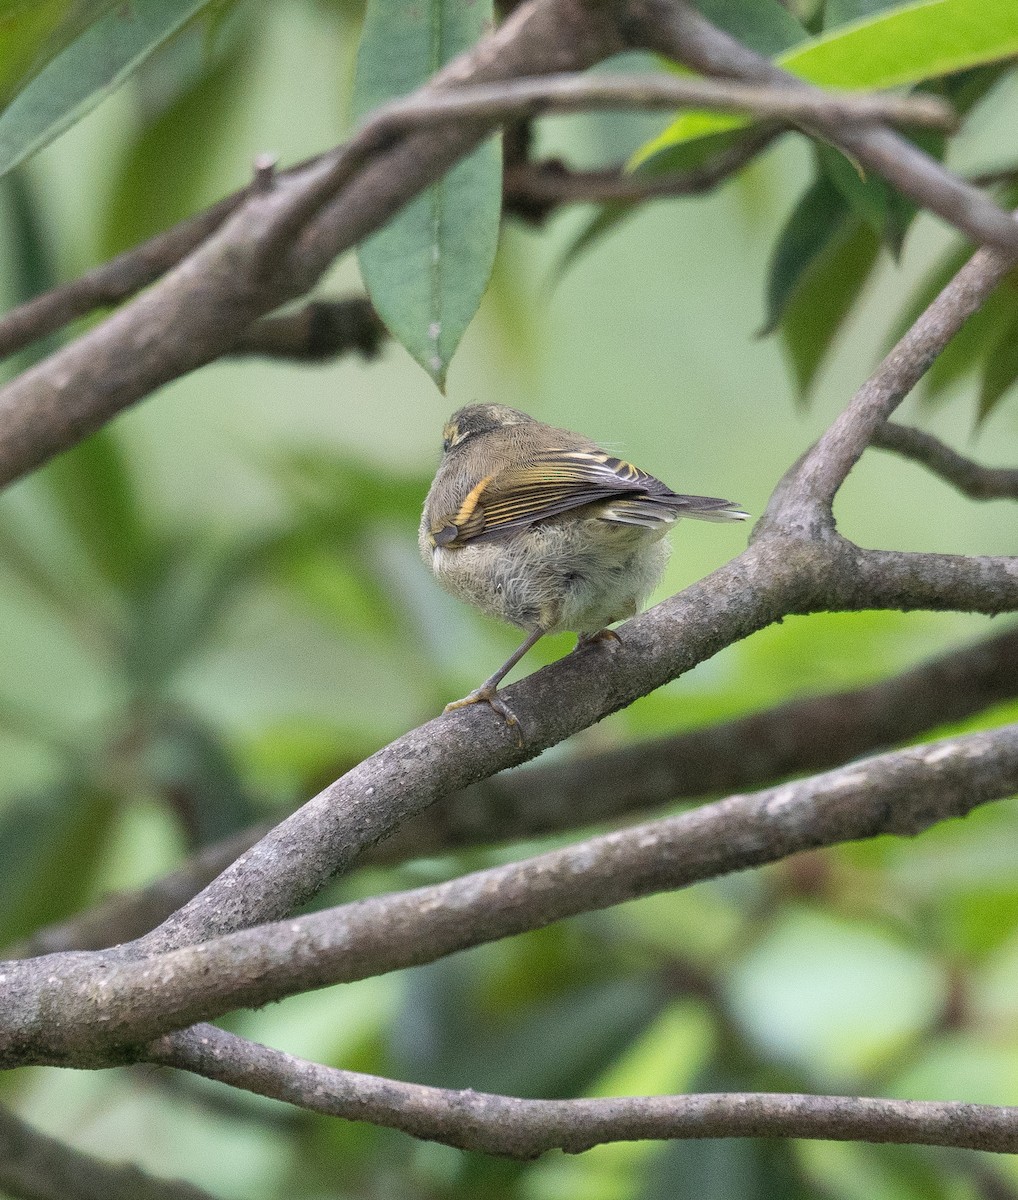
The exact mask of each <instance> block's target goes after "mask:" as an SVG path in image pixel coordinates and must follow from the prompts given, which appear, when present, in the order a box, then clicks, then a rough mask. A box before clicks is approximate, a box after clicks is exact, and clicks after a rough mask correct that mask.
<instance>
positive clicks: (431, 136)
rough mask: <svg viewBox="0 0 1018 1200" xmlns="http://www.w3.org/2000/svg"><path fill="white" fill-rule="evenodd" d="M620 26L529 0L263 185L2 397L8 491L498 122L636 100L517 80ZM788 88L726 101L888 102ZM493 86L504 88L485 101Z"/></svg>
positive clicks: (286, 293) (799, 108)
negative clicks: (302, 165) (325, 148)
mask: <svg viewBox="0 0 1018 1200" xmlns="http://www.w3.org/2000/svg"><path fill="white" fill-rule="evenodd" d="M620 6H621V0H617V4H616V6H615V7H620ZM617 15H618V14H617V12H615V11H614V9H613V8H612V7H611V6H609V5H607V4H605V5H594V4H585V3H584V2H583V0H532V2H531V3H530V4H528V5H523V6H521V7H520V8H519V9H517V10H516V11H515V12H514V13H513V14H512V16H511V17H510V18H509V19H508V20H507V21H506V23H505V24H504V25H503V26H502V27H501V28H500V29H499V30H497V31H496V32H495V33H494V34H492V35H491V36H490V37H489V38H488V39H486V40H484V41H483V42H482V43H481V44H480V45H479V46H478V47H477V48H476V49H475V50H474V51H473V52H471V53H470V54H467V55H464V56H463V57H462V58H461V59H459V60H457V61H456V62H454V63H452V64H450V66H449V67H447V68H446V69H445V70H444V71H442V72H441V73H439V75H438V76H436V78H435V79H434V80H433V81H431V83H429V84H428V86H427V87H425V88H423V89H421V90H419V91H418V92H417V93H415V94H414V95H413V96H412V97H411V98H410V99H408V100H403V101H398V102H395V103H393V104H390V105H388V106H386V107H385V108H383V109H380V110H378V111H377V112H376V113H375V114H374V115H373V116H372V118H371V119H370V120H369V121H368V122H367V123H366V124H365V125H364V126H363V127H362V129H361V130H360V131H359V132H358V134H357V135H356V136H355V137H354V138H353V139H352V141H351V142H349V143H348V144H347V145H346V146H344V147H342V148H340V149H339V150H337V151H335V152H333V153H332V154H330V155H325V156H323V157H322V158H321V159H320V160H319V161H318V162H316V163H314V164H312V165H310V166H308V167H307V168H306V169H304V170H303V171H301V172H291V173H290V174H287V175H282V176H279V177H278V178H276V179H275V180H274V183H275V186H274V187H273V186H269V185H270V184H271V183H272V182H273V180H271V179H269V177H268V176H266V175H265V174H264V172H263V173H261V174H259V175H258V180H257V182H258V186H257V187H253V188H251V189H250V190H249V192H248V194H247V196H246V198H245V200H244V202H243V204H242V205H241V206H240V207H239V208H238V209H237V210H236V211H235V212H234V213H233V215H232V216H230V217H229V218H228V219H227V220H226V221H225V222H224V223H223V224H222V225H221V226H220V227H219V228H218V230H217V231H216V232H215V233H214V234H212V235H211V236H210V237H209V238H208V239H207V240H206V241H205V242H203V243H202V244H201V246H200V247H199V248H197V249H196V250H195V251H194V252H193V253H192V254H191V255H190V256H189V257H187V258H186V259H183V260H182V261H180V262H179V263H178V265H177V266H176V267H175V268H174V269H173V270H172V271H171V272H170V273H169V274H167V275H166V276H164V277H163V278H162V279H161V280H160V281H159V282H158V283H156V284H155V285H154V286H153V287H152V289H151V290H150V291H149V292H147V293H145V294H143V295H140V296H138V297H136V298H135V300H134V301H133V302H131V303H130V304H128V305H127V306H126V307H125V308H123V309H121V310H120V311H119V312H117V313H115V314H113V316H111V317H109V318H108V319H107V320H106V321H105V322H104V323H103V324H101V325H99V326H98V327H96V328H95V329H93V330H91V331H89V333H87V334H85V335H83V336H82V337H81V338H79V339H78V340H77V341H76V342H75V343H73V344H72V345H70V346H68V347H65V348H64V349H62V350H60V351H58V352H57V353H55V354H54V355H52V356H51V357H50V358H48V359H46V360H45V361H44V362H42V363H39V364H37V365H36V366H35V367H33V368H31V369H30V370H29V371H27V372H25V373H24V374H23V375H22V376H21V377H19V378H18V379H16V380H14V381H13V382H12V383H11V384H9V385H8V386H7V387H6V388H5V389H3V391H0V423H2V425H3V427H4V429H5V434H6V436H5V440H4V442H3V443H0V483H3V482H9V481H11V480H13V479H16V478H18V477H19V476H20V475H22V474H24V473H25V472H26V471H28V470H31V469H32V468H33V467H35V466H38V465H39V464H40V463H41V462H43V461H45V460H46V459H47V458H48V457H51V456H52V455H53V454H55V453H59V452H60V451H62V450H65V449H67V448H69V447H70V446H71V445H74V444H76V443H77V442H78V441H80V440H81V438H82V437H84V436H86V435H87V434H88V433H90V432H92V431H94V430H95V429H97V428H99V427H100V426H101V425H102V424H104V423H105V422H106V421H107V420H109V419H111V418H112V417H113V416H114V415H116V413H117V412H119V411H121V410H122V409H123V408H124V407H126V406H127V405H130V404H132V403H134V402H135V401H137V400H138V399H140V398H141V397H142V396H144V395H147V394H148V393H149V392H151V391H152V390H154V389H155V388H157V387H158V386H160V385H161V384H163V383H165V382H167V381H169V380H171V379H174V378H177V377H179V376H180V375H182V374H185V373H187V372H188V371H190V370H193V369H195V368H196V367H198V366H201V365H202V364H204V363H206V362H209V361H211V360H212V359H214V358H216V357H217V356H219V355H220V354H222V353H224V352H226V351H227V350H228V349H229V348H230V347H231V346H232V345H235V344H236V343H237V341H238V339H239V338H240V337H241V336H242V334H243V332H244V330H245V329H246V328H247V327H248V326H249V325H250V324H251V322H252V321H254V320H255V319H256V318H258V317H260V316H262V315H264V314H265V313H266V312H268V311H270V310H271V309H272V308H276V307H278V306H279V305H281V304H283V303H285V302H287V301H288V300H290V299H293V298H294V297H295V296H297V295H300V294H302V293H303V292H305V291H307V290H308V289H309V288H310V287H311V286H313V284H314V283H315V282H316V281H317V280H318V279H319V278H320V276H321V275H322V273H323V272H324V271H325V269H326V268H327V266H328V265H329V264H330V263H331V262H332V261H333V259H334V258H335V257H336V256H337V255H338V254H340V253H341V252H343V251H344V250H347V249H349V248H350V247H351V246H353V245H354V244H356V242H358V241H359V240H360V239H361V238H363V237H364V236H365V235H367V234H368V233H370V232H372V231H373V230H375V229H377V228H379V227H380V226H381V225H382V224H384V223H385V221H386V220H388V219H389V217H391V216H392V215H394V214H395V213H396V212H398V211H399V209H400V208H401V207H402V206H403V205H405V204H406V203H407V202H408V201H409V200H411V199H412V198H413V197H414V196H415V195H417V194H418V193H419V192H420V191H422V190H423V189H424V188H425V187H427V186H428V185H429V184H431V183H433V182H434V181H435V180H436V179H438V178H440V177H441V175H442V174H443V173H444V172H445V170H447V169H448V167H449V166H451V165H452V164H453V163H454V162H455V161H456V160H457V159H459V158H460V157H462V156H463V155H464V154H465V153H467V152H468V151H469V150H471V149H472V148H473V147H474V146H475V145H476V144H477V143H478V142H479V141H482V140H483V139H484V137H485V136H487V134H488V133H489V132H490V131H491V130H492V129H493V128H494V127H495V126H496V125H497V124H498V122H499V121H500V120H503V119H506V118H507V117H508V116H519V115H520V114H521V113H522V114H526V113H528V112H534V111H544V110H546V109H547V108H548V107H549V105H550V104H551V103H552V100H551V98H550V97H551V96H552V95H553V94H554V95H555V101H554V102H555V103H556V104H558V105H560V106H562V105H565V106H568V105H575V104H578V103H580V98H581V97H582V104H583V106H584V107H586V106H589V105H590V104H591V103H592V96H593V95H594V94H599V95H600V97H601V98H600V100H599V103H619V102H624V103H626V104H632V103H634V87H635V85H633V84H632V82H631V81H629V82H628V83H627V81H626V80H625V79H624V78H623V79H622V81H621V84H620V83H619V80H617V79H613V77H611V76H604V77H598V78H594V79H591V80H584V79H580V80H577V79H573V78H566V79H559V80H556V81H554V82H553V83H551V84H549V83H548V82H547V81H545V82H544V83H543V84H542V83H541V81H540V80H536V79H533V78H522V79H520V78H519V76H539V75H544V74H548V73H558V72H561V71H562V69H563V68H568V69H572V70H578V69H582V68H583V67H586V66H589V65H592V64H593V63H594V62H596V61H598V60H599V59H601V58H603V57H605V56H606V55H608V54H610V53H611V52H612V51H614V50H617V49H619V48H620V46H621V41H620V38H619V34H618V31H617V28H616V21H615V20H614V18H615V17H617ZM507 81H508V82H507ZM764 82H765V84H766V81H764ZM778 82H779V84H780V85H781V86H779V87H778V88H776V89H770V88H769V87H766V86H765V87H763V88H760V87H759V86H757V81H754V80H751V81H750V89H751V94H752V95H753V96H754V99H753V101H752V103H750V102H749V101H748V99H747V98H746V93H745V92H743V93H742V97H743V98H742V99H741V100H739V99H738V98H737V95H736V91H735V90H732V91H731V92H729V93H726V95H725V96H724V97H723V99H724V102H725V104H726V105H728V106H729V107H731V106H732V105H736V106H740V105H741V107H743V108H747V107H748V108H749V109H751V110H754V111H757V112H761V113H764V114H767V115H772V116H773V115H775V114H778V115H782V116H784V117H788V116H790V115H796V114H798V116H799V118H800V119H801V118H802V117H803V114H804V112H805V110H806V108H808V109H809V113H807V114H806V115H807V116H808V119H809V120H810V121H811V122H813V123H814V124H817V123H818V122H817V119H816V113H817V112H818V111H820V110H821V109H822V110H823V111H824V112H827V113H830V112H831V111H834V110H837V113H838V118H837V120H834V119H832V118H831V117H830V116H828V117H826V118H825V119H824V120H826V125H825V124H824V121H820V122H819V123H818V127H823V128H827V126H828V125H837V126H838V127H839V128H840V127H842V126H844V125H845V124H846V116H847V114H848V113H849V111H850V110H852V111H856V110H857V106H858V105H859V104H863V105H870V108H869V110H868V112H869V114H870V116H872V114H873V112H874V111H877V108H879V106H880V105H883V104H884V103H885V101H884V100H883V99H881V98H876V99H874V98H872V97H868V98H859V97H835V98H831V97H827V98H826V99H824V98H823V96H824V94H823V93H821V92H819V91H818V90H817V89H805V90H797V89H792V88H789V87H787V86H785V83H784V79H783V77H780V78H779V79H778ZM492 83H501V84H502V86H501V88H500V89H498V90H496V91H494V92H493V91H491V90H490V88H487V90H486V88H485V85H490V84H492ZM719 87H720V89H721V90H722V91H724V84H717V83H716V81H715V82H712V81H709V80H708V81H695V80H681V79H680V80H677V79H672V78H670V77H662V78H661V79H658V78H657V77H653V76H651V77H648V79H647V80H644V81H641V82H640V84H639V87H638V88H637V89H636V91H637V92H638V97H639V102H640V103H641V105H646V104H648V103H651V102H659V103H665V102H666V94H667V103H668V104H669V105H674V103H675V102H676V98H677V97H678V96H680V95H686V96H687V97H694V96H695V97H696V100H695V102H696V103H703V101H704V99H705V97H706V96H707V95H708V94H709V93H710V91H711V89H714V98H715V100H716V101H717V100H718V98H719V96H718V90H717V89H718V88H719ZM613 88H617V89H618V90H617V91H615V92H613V90H612V89H613ZM542 89H543V91H542ZM507 97H508V98H507ZM754 106H755V108H754ZM803 106H805V108H804V107H803ZM874 106H876V107H874ZM436 121H438V122H441V124H440V125H439V126H438V127H434V126H435V123H436ZM854 123H855V124H858V121H855V122H854ZM852 124H853V121H851V120H850V121H848V125H849V126H851V125H852ZM868 128H869V127H868V126H867V130H868ZM415 129H417V130H419V131H418V132H413V131H414V130H415ZM959 186H964V185H961V184H960V183H959ZM986 203H988V204H989V203H990V202H989V201H987V202H986ZM991 207H993V206H992V205H991ZM210 314H214V315H215V316H214V319H213V318H212V317H211V316H210Z"/></svg>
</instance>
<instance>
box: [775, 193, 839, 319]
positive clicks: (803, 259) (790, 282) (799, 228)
mask: <svg viewBox="0 0 1018 1200" xmlns="http://www.w3.org/2000/svg"><path fill="white" fill-rule="evenodd" d="M849 220H850V214H849V209H848V205H847V204H846V202H845V199H844V197H843V196H842V195H841V193H840V192H839V191H838V189H837V188H836V187H835V186H834V185H833V184H832V183H831V181H830V180H829V179H828V178H827V177H826V176H824V175H821V176H820V177H819V178H818V179H817V180H816V181H815V182H814V183H813V184H812V185H811V186H810V187H808V188H807V189H806V191H805V192H804V193H803V195H802V197H801V198H800V200H799V203H798V204H797V205H796V206H795V208H794V209H793V211H792V215H791V216H790V217H789V218H788V221H787V223H786V224H785V228H784V229H783V230H782V231H781V234H780V235H779V237H778V240H777V243H776V245H775V247H774V255H773V257H772V259H771V267H770V273H769V277H768V281H767V317H766V320H765V322H764V326H763V328H762V329H761V330H760V334H761V336H763V335H765V334H768V333H772V332H773V331H774V330H775V329H776V328H777V327H778V325H779V324H780V322H781V319H782V317H783V316H784V313H785V309H786V308H787V307H788V305H789V303H790V302H791V299H792V297H793V296H794V295H795V293H796V291H797V289H798V287H799V286H800V284H801V283H802V281H803V279H804V277H805V276H806V274H807V272H808V271H809V269H810V267H812V266H813V264H814V263H816V262H817V261H818V260H819V259H820V257H821V255H823V253H824V252H825V251H826V250H827V249H828V247H830V245H831V244H832V243H833V242H834V240H835V239H836V238H838V237H840V236H842V235H843V234H844V232H845V229H846V227H847V224H848V222H849Z"/></svg>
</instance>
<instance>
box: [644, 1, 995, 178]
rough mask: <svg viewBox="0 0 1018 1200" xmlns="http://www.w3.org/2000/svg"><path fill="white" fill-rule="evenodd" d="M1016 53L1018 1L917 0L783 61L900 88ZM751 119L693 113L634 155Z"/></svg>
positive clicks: (833, 79)
mask: <svg viewBox="0 0 1018 1200" xmlns="http://www.w3.org/2000/svg"><path fill="white" fill-rule="evenodd" d="M1015 54H1018V5H1016V4H1015V3H1014V0H917V2H916V3H914V4H907V5H902V6H901V7H899V8H894V9H891V10H890V11H886V12H880V13H877V14H876V15H874V16H871V17H870V18H869V19H868V20H863V21H858V22H856V23H855V24H852V25H848V26H845V27H843V28H840V29H835V30H832V31H830V32H828V33H825V34H823V35H822V36H821V37H819V38H815V39H813V40H812V41H810V42H808V43H807V44H806V45H804V46H797V47H795V48H793V49H791V50H788V51H786V52H785V53H783V54H781V55H779V56H778V57H777V58H776V59H775V61H776V63H777V64H778V66H781V67H784V68H785V70H787V71H791V72H792V74H793V75H797V76H798V77H799V78H800V79H805V80H808V81H809V82H810V83H816V84H819V85H821V86H823V87H834V88H848V89H856V88H892V87H902V86H904V85H907V84H915V83H919V82H921V81H923V80H926V79H933V78H935V77H937V76H941V75H949V74H951V73H953V72H955V71H962V70H965V69H967V68H969V67H976V66H980V65H982V64H984V63H990V62H997V61H999V60H1000V59H1004V58H1009V57H1011V56H1013V55H1015ZM743 124H745V119H744V118H742V117H731V116H727V115H719V114H716V113H706V112H691V113H685V114H683V115H682V116H681V117H679V118H678V120H676V121H675V122H673V123H672V124H671V125H670V126H669V127H668V128H667V129H666V130H665V131H664V132H663V133H662V134H661V135H660V136H659V137H657V138H655V139H654V140H653V141H651V142H648V143H647V145H646V146H643V147H642V148H641V149H640V150H639V151H638V152H637V155H636V157H635V160H634V161H635V163H637V164H639V163H641V162H644V161H646V160H647V159H649V158H650V157H651V156H652V155H654V154H657V153H659V152H660V151H662V150H664V149H667V148H668V147H669V146H672V145H675V144H677V143H678V142H682V141H687V140H689V139H691V138H697V137H703V136H704V135H705V134H707V133H714V132H718V131H720V130H723V129H733V128H738V127H739V126H741V125H743Z"/></svg>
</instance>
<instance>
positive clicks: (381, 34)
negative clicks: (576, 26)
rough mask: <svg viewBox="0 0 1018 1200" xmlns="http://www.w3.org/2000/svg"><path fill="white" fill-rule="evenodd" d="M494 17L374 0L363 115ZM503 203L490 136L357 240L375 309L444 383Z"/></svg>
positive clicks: (362, 53) (493, 244) (364, 55)
mask: <svg viewBox="0 0 1018 1200" xmlns="http://www.w3.org/2000/svg"><path fill="white" fill-rule="evenodd" d="M491 21H492V4H491V0H472V2H468V0H421V2H420V3H417V4H412V5H408V4H406V3H405V0H371V3H369V5H368V12H367V17H366V18H365V22H364V32H363V34H362V37H361V44H360V50H359V52H358V56H357V78H356V83H355V87H354V106H355V108H356V110H357V111H358V112H359V113H361V114H364V113H366V112H368V111H370V110H371V109H373V108H375V107H376V106H377V105H379V104H382V103H384V102H385V101H387V100H390V99H392V98H393V97H394V96H401V95H404V94H405V93H407V92H409V91H412V90H413V89H414V88H415V87H418V86H420V85H421V84H423V83H425V82H426V81H427V80H428V79H430V78H431V77H432V76H433V75H434V73H435V72H436V71H437V70H438V69H439V68H440V67H442V66H443V64H445V63H446V62H448V61H449V60H450V59H451V58H453V57H455V56H456V55H457V54H459V53H460V52H461V51H463V50H466V49H468V48H469V47H470V46H472V45H473V44H474V43H475V42H476V41H477V39H478V38H479V37H480V35H481V34H482V33H483V32H484V30H485V29H486V28H487V27H488V26H489V24H490V23H491ZM501 209H502V153H501V144H500V139H499V138H498V137H497V136H493V137H492V138H490V139H489V140H488V141H486V142H485V143H484V144H483V145H482V146H479V147H478V148H477V149H476V150H475V151H474V152H473V153H472V154H470V155H469V156H468V157H467V158H465V159H463V160H462V161H461V162H459V163H457V164H456V166H454V167H453V168H452V169H451V170H450V171H449V172H448V173H447V174H446V175H445V177H444V178H443V179H441V180H440V181H439V182H438V183H436V184H434V185H432V187H430V188H428V189H427V191H425V192H424V193H422V194H421V195H420V196H418V197H416V199H414V200H412V201H411V202H410V204H408V205H407V206H406V208H404V209H403V210H402V211H401V212H399V213H398V214H397V215H396V216H395V217H394V218H393V219H392V220H391V221H390V222H389V223H388V224H387V225H386V226H385V227H384V228H383V229H381V230H379V232H378V233H376V234H374V235H373V236H372V237H370V238H368V239H367V240H366V241H364V242H362V243H361V245H360V247H359V260H360V268H361V274H362V275H363V277H364V283H365V286H366V287H367V290H368V293H369V295H370V296H371V300H372V303H373V304H374V306H375V309H376V310H377V312H378V314H379V316H380V317H381V318H382V320H383V321H384V322H385V324H386V325H387V326H388V328H389V330H390V331H391V333H392V335H393V336H394V337H395V338H396V339H397V340H398V341H399V342H401V343H402V344H403V345H404V346H405V347H406V349H407V350H408V351H409V352H410V354H411V355H412V356H413V357H414V358H415V359H416V360H417V362H419V363H420V364H421V366H422V367H424V369H425V370H426V371H427V372H428V373H429V374H430V375H431V376H432V378H433V379H434V380H435V382H436V383H437V384H438V386H439V387H440V388H444V386H445V376H446V371H447V370H448V366H449V362H450V360H451V358H452V356H453V353H454V352H455V350H456V347H457V346H458V345H459V341H460V338H461V337H462V336H463V333H464V331H465V330H466V327H467V325H469V323H470V321H471V320H472V318H473V316H474V314H475V313H476V311H477V307H478V305H479V304H480V302H481V297H482V296H483V294H484V289H485V288H486V287H487V284H488V278H489V276H490V275H491V269H492V264H493V263H494V261H495V251H496V249H497V247H498V229H499V220H500V217H501Z"/></svg>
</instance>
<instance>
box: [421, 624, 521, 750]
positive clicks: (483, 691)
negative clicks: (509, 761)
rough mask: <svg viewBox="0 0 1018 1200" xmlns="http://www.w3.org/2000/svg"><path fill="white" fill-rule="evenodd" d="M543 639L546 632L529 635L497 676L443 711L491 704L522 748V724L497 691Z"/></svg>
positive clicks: (506, 661)
mask: <svg viewBox="0 0 1018 1200" xmlns="http://www.w3.org/2000/svg"><path fill="white" fill-rule="evenodd" d="M543 637H544V630H543V629H535V630H534V632H533V633H531V634H530V635H529V637H528V638H527V640H526V641H525V642H524V643H523V645H522V646H520V647H519V649H518V650H514V651H513V653H512V654H510V655H509V657H508V658H507V659H506V660H505V662H504V663H503V664H502V665H501V666H500V667H499V669H498V670H497V671H496V672H495V674H494V675H492V676H491V678H490V679H486V680H485V681H484V683H482V684H481V686H480V687H479V688H474V690H473V691H472V692H471V693H470V694H469V695H468V696H464V697H463V699H462V700H453V701H452V702H451V703H450V704H447V705H446V706H445V709H444V710H443V711H445V712H454V711H455V710H456V709H457V708H466V706H467V705H468V704H482V703H483V704H490V705H491V707H492V708H493V709H494V710H495V712H497V713H498V715H499V716H500V717H501V718H502V720H503V721H505V723H506V724H507V725H509V726H511V727H513V728H514V729H515V730H516V741H517V742H518V743H519V744H520V745H521V746H522V745H523V738H522V737H521V736H520V732H519V726H520V723H519V721H518V720H517V718H516V714H515V713H514V712H513V710H512V709H511V708H510V707H509V705H508V704H506V703H505V701H504V700H502V699H500V698H499V696H498V695H497V689H498V685H499V684H500V683H501V682H502V680H503V679H504V678H505V677H506V676H507V675H508V674H509V672H510V671H511V670H512V669H513V667H515V666H516V664H517V663H518V662H519V661H520V659H521V658H522V657H523V656H524V654H526V652H527V651H528V650H529V649H530V648H531V646H533V645H534V644H535V643H536V642H538V641H540V639H541V638H543Z"/></svg>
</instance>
